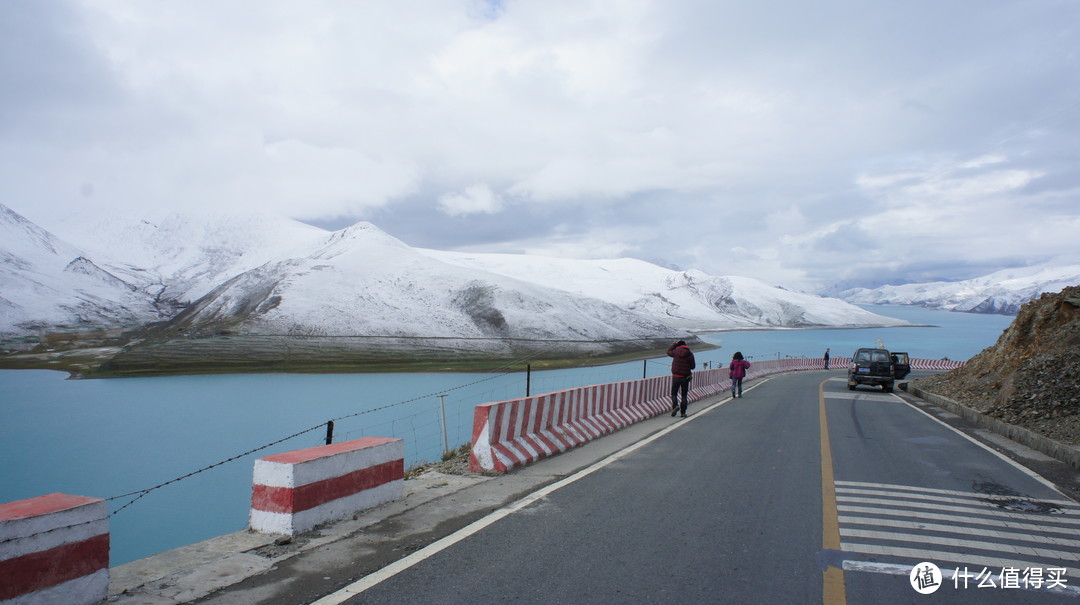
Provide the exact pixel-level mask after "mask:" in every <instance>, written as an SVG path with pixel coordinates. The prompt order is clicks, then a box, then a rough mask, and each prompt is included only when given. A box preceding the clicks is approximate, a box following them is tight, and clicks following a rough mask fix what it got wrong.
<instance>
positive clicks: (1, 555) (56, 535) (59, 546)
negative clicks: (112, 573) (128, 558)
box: [0, 493, 109, 605]
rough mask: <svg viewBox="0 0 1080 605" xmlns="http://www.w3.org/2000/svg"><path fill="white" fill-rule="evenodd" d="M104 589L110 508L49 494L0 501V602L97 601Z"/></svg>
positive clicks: (69, 604) (97, 502) (70, 603)
mask: <svg viewBox="0 0 1080 605" xmlns="http://www.w3.org/2000/svg"><path fill="white" fill-rule="evenodd" d="M108 588H109V509H108V506H107V505H106V504H105V501H104V500H102V499H100V498H87V497H84V496H71V495H68V494H59V493H56V494H48V495H45V496H39V497H37V498H31V499H29V500H19V501H17V502H10V503H8V504H2V505H0V603H3V604H4V605H7V604H20V605H21V604H24V603H27V604H28V603H65V604H67V605H84V604H89V603H99V602H101V601H103V600H104V599H105V598H106V597H107V596H108Z"/></svg>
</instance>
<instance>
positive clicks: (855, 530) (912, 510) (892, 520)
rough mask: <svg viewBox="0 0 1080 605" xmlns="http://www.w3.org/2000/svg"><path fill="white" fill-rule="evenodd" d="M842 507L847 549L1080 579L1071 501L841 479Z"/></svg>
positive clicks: (1078, 525) (1077, 520) (1078, 522)
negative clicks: (1051, 570)
mask: <svg viewBox="0 0 1080 605" xmlns="http://www.w3.org/2000/svg"><path fill="white" fill-rule="evenodd" d="M836 502H837V511H838V514H839V519H838V522H839V525H840V536H841V545H840V548H841V550H842V551H843V552H850V553H859V554H862V555H870V556H872V557H873V558H875V559H876V558H879V557H894V558H902V559H913V560H915V561H934V562H936V563H939V564H943V567H944V566H947V565H945V564H950V563H951V564H956V565H957V566H958V568H959V567H960V566H978V567H987V568H994V569H998V570H1000V569H1002V568H1004V567H1015V568H1020V569H1025V568H1032V567H1043V568H1046V567H1058V568H1064V569H1066V570H1067V571H1066V572H1065V574H1066V575H1067V576H1069V577H1072V578H1080V565H1078V564H1080V540H1078V539H1076V536H1077V535H1078V534H1077V531H1078V530H1080V506H1077V504H1076V503H1075V502H1072V501H1068V500H1063V499H1058V498H1054V499H1037V498H1028V497H1024V496H1008V495H990V494H981V493H976V492H960V491H954V490H936V489H929V488H919V487H913V486H903V485H885V484H875V483H858V482H846V481H837V482H836ZM1004 507H1019V508H1016V509H1015V510H1002V508H1004ZM1023 507H1030V509H1031V510H1030V512H1022V511H1024V510H1025V508H1023ZM973 537H975V538H977V539H972V538H973ZM863 563H868V564H877V563H880V564H882V565H886V566H887V565H893V564H895V561H891V562H890V561H872V562H863ZM900 567H903V566H900ZM845 569H846V568H845ZM907 569H908V571H910V569H911V568H910V567H907ZM1076 594H1080V592H1077V593H1076Z"/></svg>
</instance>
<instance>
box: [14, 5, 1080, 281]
mask: <svg viewBox="0 0 1080 605" xmlns="http://www.w3.org/2000/svg"><path fill="white" fill-rule="evenodd" d="M33 6H34V7H35V8H34V9H33V10H22V9H19V8H15V5H12V4H10V3H6V4H5V3H0V23H7V24H11V25H10V26H9V27H8V28H7V29H6V30H5V34H6V35H4V36H0V53H3V55H4V56H13V57H19V58H20V60H19V61H16V62H6V63H2V64H0V81H10V82H15V83H17V84H18V85H17V86H10V87H2V88H0V200H2V201H3V203H5V204H7V205H9V206H11V207H12V208H13V209H15V210H16V211H18V212H21V213H23V214H25V215H26V216H28V217H29V218H31V219H32V220H38V221H39V222H41V223H42V224H43V225H44V226H46V227H47V226H48V223H49V221H50V220H53V219H55V218H57V217H60V216H63V215H65V214H66V213H68V212H69V210H70V209H71V208H72V207H91V208H93V209H94V210H96V211H99V212H119V211H122V212H134V211H142V210H145V209H147V208H154V209H184V208H191V207H196V208H197V207H212V208H228V209H230V210H236V211H239V210H244V209H255V210H259V211H270V212H278V213H282V214H287V215H289V216H292V217H295V218H303V219H307V220H312V221H320V220H324V221H329V220H331V219H333V220H361V219H377V220H376V222H377V223H379V224H380V226H384V228H387V229H388V230H389V231H390V232H391V233H394V232H395V229H394V227H393V225H398V226H406V227H407V231H408V232H409V233H410V235H411V238H410V240H409V243H410V244H413V245H418V246H429V247H430V246H433V242H435V241H442V240H445V239H446V238H448V237H451V236H450V235H448V230H446V229H445V222H446V220H447V217H448V216H450V217H452V218H453V219H454V220H455V221H456V222H457V227H458V228H456V229H454V230H453V232H454V233H457V234H461V235H460V236H459V239H457V240H454V241H452V242H449V243H452V245H453V246H454V247H456V248H458V249H462V248H467V247H469V246H474V247H477V248H479V247H484V248H485V249H488V250H497V249H500V248H501V249H503V250H524V249H530V250H537V251H555V252H558V253H560V254H564V253H566V252H567V251H576V252H579V253H581V254H582V255H587V256H590V257H595V256H596V255H598V254H601V253H603V254H612V255H622V254H633V255H636V256H640V257H643V258H665V259H670V260H671V262H674V263H678V264H680V265H683V266H687V267H692V266H697V267H698V268H701V269H703V270H708V271H710V272H718V273H719V272H725V271H735V270H738V271H741V272H744V273H743V274H749V275H752V276H755V277H760V278H763V279H766V280H767V281H770V282H772V283H783V282H784V281H787V280H791V281H792V282H795V281H797V282H798V283H799V284H800V285H805V284H809V283H817V284H820V285H827V284H828V283H829V282H830V281H836V280H837V279H840V278H843V277H845V276H847V275H848V274H850V273H851V271H852V267H853V263H852V261H851V258H852V250H853V249H856V248H859V249H861V250H866V249H867V248H871V247H873V248H874V253H873V254H869V255H864V256H865V257H866V258H867V259H868V260H867V266H866V271H870V263H873V262H879V260H878V259H894V258H897V257H898V256H900V255H901V254H902V258H903V259H906V260H902V261H901V265H904V266H901V267H898V268H897V274H902V273H903V271H904V270H905V267H906V266H908V265H910V266H916V265H919V264H920V263H923V264H925V263H927V262H932V261H934V260H935V259H936V258H937V257H939V256H941V255H942V254H944V253H945V251H947V253H948V254H949V255H952V258H954V261H955V262H956V263H957V264H958V265H961V264H965V263H971V262H981V263H990V262H993V261H994V259H1000V260H1001V262H1008V261H1009V260H1010V259H1015V258H1016V257H1017V255H1021V256H1029V257H1035V256H1038V257H1050V256H1054V255H1057V254H1063V253H1066V252H1068V251H1069V250H1070V247H1071V248H1075V244H1068V243H1063V240H1062V238H1061V236H1060V233H1059V230H1058V229H1057V228H1056V227H1053V228H1052V227H1050V226H1049V225H1050V224H1051V223H1052V224H1053V225H1069V226H1071V225H1074V224H1075V220H1076V219H1077V217H1078V216H1080V210H1077V205H1076V202H1075V200H1076V191H1077V190H1078V188H1080V169H1078V168H1077V166H1076V163H1075V161H1074V156H1075V149H1076V147H1077V143H1078V137H1080V122H1077V121H1076V120H1075V119H1073V116H1075V114H1076V111H1077V109H1078V108H1080V105H1077V104H1076V102H1075V99H1077V98H1080V81H1078V80H1077V79H1076V78H1075V77H1074V74H1075V68H1076V66H1075V51H1074V49H1075V48H1077V47H1078V41H1077V39H1076V37H1077V33H1076V32H1075V31H1074V29H1070V28H1069V25H1068V24H1071V23H1075V22H1076V21H1077V19H1080V5H1072V4H1069V3H1046V2H1040V1H1038V0H1019V1H1018V2H1013V3H999V4H994V5H993V6H988V5H987V4H986V3H984V2H978V1H976V0H958V1H956V2H950V3H948V5H942V6H936V7H934V8H933V10H932V11H931V10H930V9H928V8H926V7H924V6H921V5H918V4H911V3H888V4H882V3H878V4H875V5H873V6H870V5H867V6H865V7H862V8H861V9H860V10H858V11H852V10H851V5H850V3H848V2H837V1H834V0H826V1H825V2H821V3H815V4H814V5H812V6H811V5H807V4H805V3H798V2H794V1H785V0H765V2H764V3H755V4H752V5H751V4H739V3H715V2H708V1H705V0H700V1H699V0H691V1H689V2H678V3H666V2H660V1H658V0H632V1H629V2H626V1H616V0H585V1H571V0H506V1H505V2H499V3H496V4H494V5H493V4H491V3H485V2H479V1H478V0H417V1H416V2H407V3H370V2H365V3H356V2H348V1H342V0H314V1H312V2H307V3H304V4H302V5H299V4H296V3H293V2H286V1H284V0H267V1H265V2H260V3H258V4H257V5H255V6H253V5H251V4H250V3H247V2H241V1H240V0H222V1H221V2H213V3H206V2H183V3H160V2H157V3H154V2H143V3H131V2H125V1H122V0H94V1H93V2H91V1H89V0H70V1H69V2H67V3H56V4H53V3H35V4H34V5H33ZM0 28H2V26H0ZM27 48H30V49H33V50H34V52H32V53H28V52H26V51H25V49H27ZM74 100H77V102H76V101H74ZM86 191H92V192H93V195H86V193H85V192H86ZM380 221H386V222H387V223H389V224H388V225H383V224H382V223H381V222H380ZM522 225H527V227H528V229H529V230H531V231H532V232H530V233H524V227H522ZM561 225H573V228H572V229H565V228H560V226H561ZM466 227H469V228H466ZM841 227H842V228H841ZM1020 232H1023V233H1043V234H1044V235H1045V237H1041V238H1037V239H1032V238H1028V237H1027V236H1020V237H1018V236H1017V234H1018V233H1020ZM673 234H677V235H678V237H677V238H674V237H673ZM455 237H457V236H455ZM440 238H442V240H440ZM469 238H471V239H469ZM995 240H997V241H1006V240H1007V241H1021V240H1023V243H1024V246H1023V247H1021V246H1016V248H1017V249H1019V248H1022V250H1014V249H1013V246H1011V245H1005V246H995V245H993V244H992V242H993V241H995ZM965 244H967V245H965ZM735 248H742V249H745V250H746V251H748V252H747V253H746V254H745V255H743V256H742V257H741V258H742V260H741V261H740V262H739V263H735V264H732V263H730V262H729V260H730V258H731V255H730V254H729V253H727V252H726V251H729V250H732V249H735Z"/></svg>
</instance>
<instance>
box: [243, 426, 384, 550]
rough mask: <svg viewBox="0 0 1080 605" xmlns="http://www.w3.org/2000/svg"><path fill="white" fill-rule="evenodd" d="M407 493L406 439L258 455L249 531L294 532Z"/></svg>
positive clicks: (369, 440) (370, 440)
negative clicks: (265, 455) (260, 456)
mask: <svg viewBox="0 0 1080 605" xmlns="http://www.w3.org/2000/svg"><path fill="white" fill-rule="evenodd" d="M404 492H405V441H404V440H402V439H388V438H383V437H366V438H364V439H355V440H353V441H342V442H341V443H335V444H332V445H321V446H318V447H311V448H307V449H302V450H294V451H291V452H285V453H284V454H276V455H273V456H267V457H265V458H259V459H258V460H256V461H255V474H254V480H253V485H252V490H251V517H250V522H251V529H253V530H255V531H257V532H261V533H268V534H289V535H296V534H299V533H303V532H305V531H308V530H310V529H312V528H313V527H315V526H316V525H318V524H320V523H325V522H327V521H332V520H336V519H344V518H346V517H349V516H351V515H353V514H354V513H356V512H358V511H361V510H365V509H368V508H373V507H375V506H378V505H380V504H383V503H384V502H390V501H391V500H396V499H398V498H400V497H401V496H402V494H404Z"/></svg>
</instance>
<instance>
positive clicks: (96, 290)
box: [0, 205, 162, 335]
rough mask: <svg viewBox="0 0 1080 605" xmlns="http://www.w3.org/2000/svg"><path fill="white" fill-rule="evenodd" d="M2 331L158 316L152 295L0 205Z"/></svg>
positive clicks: (87, 326)
mask: <svg viewBox="0 0 1080 605" xmlns="http://www.w3.org/2000/svg"><path fill="white" fill-rule="evenodd" d="M0 233H2V235H3V238H2V239H0V298H2V299H3V301H4V302H3V304H2V305H0V334H3V335H21V334H28V333H33V332H40V331H43V330H44V331H68V330H93V329H110V328H124V327H132V326H136V325H141V324H143V323H145V322H149V321H155V320H160V319H161V318H162V316H161V314H160V312H159V311H158V309H157V308H156V306H155V304H154V300H153V298H152V297H151V296H149V295H147V294H145V293H144V292H141V291H139V289H138V287H137V286H136V285H134V284H133V283H130V282H128V281H125V280H124V279H122V278H121V277H118V276H117V275H116V274H114V273H113V272H111V271H109V270H107V269H105V268H102V267H101V266H99V265H98V264H97V263H95V262H94V261H93V260H91V258H92V257H91V255H89V254H87V253H86V252H84V251H82V250H80V249H79V248H76V247H75V246H72V245H71V244H68V243H66V242H64V241H63V240H61V239H60V238H58V237H56V236H55V235H53V234H52V233H50V232H48V231H46V230H44V229H42V228H40V227H38V226H37V225H34V224H33V223H31V222H30V221H28V220H26V219H25V218H24V217H22V216H21V215H19V214H17V213H15V212H14V211H12V210H11V209H9V208H7V207H5V206H2V205H0Z"/></svg>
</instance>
